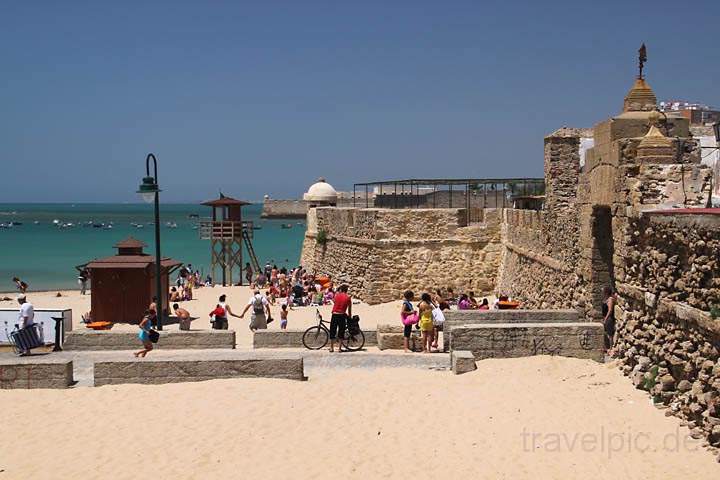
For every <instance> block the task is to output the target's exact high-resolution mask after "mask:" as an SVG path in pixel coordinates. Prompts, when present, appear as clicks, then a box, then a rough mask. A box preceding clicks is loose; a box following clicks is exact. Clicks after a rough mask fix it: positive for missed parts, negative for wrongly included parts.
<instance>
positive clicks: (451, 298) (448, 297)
mask: <svg viewBox="0 0 720 480" xmlns="http://www.w3.org/2000/svg"><path fill="white" fill-rule="evenodd" d="M445 301H446V302H447V304H448V305H455V304H456V303H457V298H456V297H455V292H454V291H453V289H452V288H450V287H448V288H447V293H446V294H445Z"/></svg>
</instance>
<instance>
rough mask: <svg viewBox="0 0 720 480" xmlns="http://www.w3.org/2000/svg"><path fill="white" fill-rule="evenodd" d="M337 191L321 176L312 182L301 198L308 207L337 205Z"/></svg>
mask: <svg viewBox="0 0 720 480" xmlns="http://www.w3.org/2000/svg"><path fill="white" fill-rule="evenodd" d="M337 199H338V193H337V191H336V190H335V188H333V186H332V185H330V184H329V183H327V182H326V181H325V179H324V178H323V177H320V178H319V179H318V181H317V182H315V183H313V184H312V185H311V186H310V188H308V191H307V192H306V193H305V194H304V195H303V200H304V201H305V202H307V204H308V207H309V208H313V207H327V206H332V207H334V206H335V205H337Z"/></svg>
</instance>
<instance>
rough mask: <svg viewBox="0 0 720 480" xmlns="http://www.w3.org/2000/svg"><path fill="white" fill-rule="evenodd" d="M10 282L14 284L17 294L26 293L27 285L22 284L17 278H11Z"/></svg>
mask: <svg viewBox="0 0 720 480" xmlns="http://www.w3.org/2000/svg"><path fill="white" fill-rule="evenodd" d="M12 281H13V282H15V288H17V289H18V292H20V293H25V292H27V289H28V284H27V283H26V282H23V281H22V280H20V279H19V278H18V277H13V279H12Z"/></svg>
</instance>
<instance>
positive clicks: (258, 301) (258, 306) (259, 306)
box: [253, 295, 265, 315]
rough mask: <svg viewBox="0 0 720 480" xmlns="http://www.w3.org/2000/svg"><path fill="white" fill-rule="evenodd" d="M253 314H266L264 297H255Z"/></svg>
mask: <svg viewBox="0 0 720 480" xmlns="http://www.w3.org/2000/svg"><path fill="white" fill-rule="evenodd" d="M253 312H254V313H255V315H262V314H264V313H265V308H264V307H263V302H262V297H261V296H260V295H255V297H254V298H253Z"/></svg>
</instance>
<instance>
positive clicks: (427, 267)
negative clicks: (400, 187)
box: [301, 207, 501, 304]
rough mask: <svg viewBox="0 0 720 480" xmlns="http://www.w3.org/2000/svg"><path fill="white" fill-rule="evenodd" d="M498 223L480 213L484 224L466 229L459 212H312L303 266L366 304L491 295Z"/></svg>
mask: <svg viewBox="0 0 720 480" xmlns="http://www.w3.org/2000/svg"><path fill="white" fill-rule="evenodd" d="M499 216H500V211H499V210H492V209H489V210H485V211H484V218H483V222H482V223H477V224H471V225H467V224H466V214H465V210H464V209H450V208H448V209H412V210H403V209H398V210H396V209H378V208H369V209H348V208H334V207H322V208H314V209H311V210H310V212H309V213H308V224H307V232H306V235H305V241H304V242H305V243H304V245H303V252H302V258H301V264H302V265H303V266H305V267H306V268H307V269H309V270H310V271H313V272H316V273H319V274H329V275H331V276H332V277H333V279H334V280H335V283H336V284H339V283H342V282H347V283H348V284H349V285H350V286H351V289H352V293H353V294H354V295H356V296H358V297H360V298H362V299H363V300H364V301H366V302H368V303H371V304H372V303H380V302H388V301H392V300H397V299H399V298H402V294H403V292H404V291H405V290H407V289H411V290H414V291H416V292H422V291H434V290H435V289H437V288H439V287H453V288H455V289H456V290H462V291H465V290H474V291H475V292H476V293H477V294H478V295H485V294H490V293H492V292H493V291H494V287H495V279H496V276H497V272H498V269H499V265H500V255H501V245H500V221H499V218H500V217H499ZM321 232H322V233H321ZM322 237H324V239H323V238H322ZM319 239H320V240H319Z"/></svg>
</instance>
